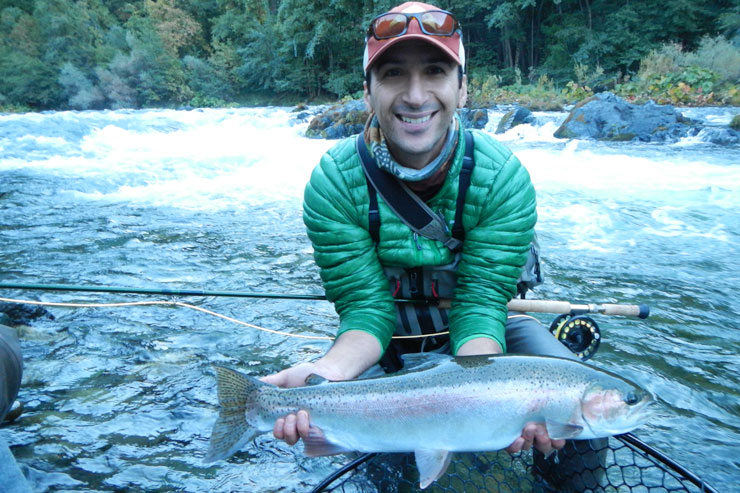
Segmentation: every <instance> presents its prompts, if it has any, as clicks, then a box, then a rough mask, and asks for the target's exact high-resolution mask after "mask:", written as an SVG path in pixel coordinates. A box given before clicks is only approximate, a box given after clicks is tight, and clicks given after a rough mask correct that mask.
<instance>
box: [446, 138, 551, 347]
mask: <svg viewBox="0 0 740 493" xmlns="http://www.w3.org/2000/svg"><path fill="white" fill-rule="evenodd" d="M476 139H487V136H483V135H481V134H476ZM490 140H493V139H490ZM487 144H490V143H487ZM481 148H484V149H485V152H479V149H481ZM475 160H476V168H477V167H478V166H479V164H482V163H484V162H488V163H494V165H493V166H489V167H488V170H489V171H491V173H490V174H489V173H481V174H479V175H478V178H477V179H478V181H477V182H476V174H475V172H474V174H473V183H472V184H471V190H470V192H473V193H476V194H481V193H485V197H481V198H482V199H483V200H473V201H466V214H465V217H466V218H467V219H468V220H469V221H470V223H466V224H465V228H466V230H467V232H466V236H465V242H464V245H463V255H462V259H461V262H460V267H459V270H458V284H457V288H456V291H455V298H454V301H453V305H452V309H451V310H450V332H451V339H452V345H453V351H454V352H455V353H456V352H457V350H458V349H459V347H460V346H462V345H463V344H464V343H465V342H467V341H469V340H471V339H473V338H476V337H489V338H492V339H494V340H495V341H496V342H498V343H499V345H500V346H501V348H502V349H503V350H504V351H506V343H505V339H504V332H505V325H506V315H507V308H506V304H507V303H508V302H509V301H510V300H511V298H512V297H513V296H514V294H515V293H516V281H517V279H518V278H519V275H520V273H521V269H522V266H523V265H524V263H525V262H526V259H527V252H528V251H529V245H530V242H531V241H532V237H533V235H534V225H535V223H536V221H537V212H536V198H535V191H534V187H533V186H532V183H531V180H530V178H529V173H527V170H526V169H525V168H524V167H523V166H522V165H521V163H520V162H519V160H518V159H517V158H516V157H515V156H514V155H513V154H512V153H511V151H509V150H508V149H507V148H506V147H504V146H503V145H500V144H498V143H493V145H490V146H489V145H486V146H478V145H477V144H476V154H475ZM484 160H488V161H484ZM495 163H498V164H495ZM481 168H483V166H481ZM481 171H483V169H481ZM486 175H487V176H486ZM482 180H486V181H488V182H486V181H482ZM470 192H469V193H470Z"/></svg>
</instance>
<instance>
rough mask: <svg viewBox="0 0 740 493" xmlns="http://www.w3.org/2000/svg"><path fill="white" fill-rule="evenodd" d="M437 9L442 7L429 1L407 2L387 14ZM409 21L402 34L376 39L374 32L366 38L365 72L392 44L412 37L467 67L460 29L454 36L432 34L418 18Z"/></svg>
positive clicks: (414, 12) (363, 64) (363, 63)
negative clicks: (422, 28)
mask: <svg viewBox="0 0 740 493" xmlns="http://www.w3.org/2000/svg"><path fill="white" fill-rule="evenodd" d="M435 10H437V11H438V10H442V9H440V8H439V7H435V6H434V5H430V4H428V3H421V2H406V3H403V4H401V5H399V6H398V7H394V8H393V9H391V10H389V11H388V12H386V14H391V13H401V14H418V13H422V12H429V11H435ZM407 21H408V26H407V29H406V32H405V33H404V34H402V35H400V36H395V37H392V38H388V39H376V38H375V36H373V35H372V34H370V35H368V37H367V39H366V40H365V55H364V57H363V60H362V67H363V70H364V71H365V73H367V71H368V69H369V68H370V66H371V65H372V64H373V62H375V60H377V59H378V57H379V56H380V55H382V54H383V53H385V51H386V50H388V49H389V48H390V47H391V46H393V45H395V44H397V43H400V42H402V41H409V40H412V39H419V40H422V41H426V42H427V43H431V44H433V45H434V46H436V47H437V48H439V49H441V50H442V51H444V52H445V53H447V54H448V55H449V56H450V58H452V59H453V60H454V61H455V62H457V63H458V64H459V65H460V66H462V67H463V69H464V68H465V48H464V47H463V42H462V34H461V33H460V31H455V32H454V33H453V34H452V36H431V35H429V34H426V33H424V32H423V31H422V30H421V26H420V25H419V21H418V19H408V20H407Z"/></svg>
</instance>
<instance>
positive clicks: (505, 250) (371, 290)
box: [303, 125, 537, 354]
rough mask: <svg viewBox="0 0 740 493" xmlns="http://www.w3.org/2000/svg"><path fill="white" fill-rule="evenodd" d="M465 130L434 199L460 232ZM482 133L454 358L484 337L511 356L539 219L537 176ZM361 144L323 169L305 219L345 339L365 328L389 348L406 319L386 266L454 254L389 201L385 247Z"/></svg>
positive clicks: (343, 148)
mask: <svg viewBox="0 0 740 493" xmlns="http://www.w3.org/2000/svg"><path fill="white" fill-rule="evenodd" d="M460 127H461V130H460V135H459V136H458V146H457V149H456V150H455V155H454V159H453V163H452V166H451V167H450V170H449V174H448V176H447V179H446V180H445V182H444V184H443V186H442V188H441V189H440V190H439V192H438V193H437V194H436V195H435V196H434V197H433V198H432V199H430V200H429V201H427V205H428V206H429V207H430V208H431V209H432V210H433V211H435V212H438V213H441V214H442V215H443V216H444V218H445V220H446V222H447V224H448V225H449V226H450V229H451V225H452V222H453V220H454V216H455V206H456V200H457V192H458V177H459V174H460V169H461V168H462V161H463V156H464V155H465V138H464V136H463V133H462V132H463V130H462V125H461V126H460ZM473 134H474V142H475V154H474V159H475V168H474V170H473V174H472V177H471V184H470V188H469V189H468V193H467V196H466V199H465V208H464V210H463V226H464V228H465V241H464V244H463V250H462V258H461V261H460V265H459V268H458V272H457V274H458V280H457V287H456V289H455V295H454V299H453V300H452V307H451V308H450V311H449V315H448V316H449V325H450V340H451V343H452V351H453V354H455V353H456V352H457V350H458V348H459V347H460V346H461V345H463V344H464V343H465V342H467V341H469V340H470V339H473V338H476V337H489V338H492V339H494V340H495V341H496V342H498V343H499V345H500V346H501V347H502V348H503V349H504V351H505V350H506V345H505V341H504V326H505V323H506V315H507V309H506V303H508V302H509V300H511V298H512V297H513V296H514V294H515V292H516V281H517V279H518V277H519V275H520V273H521V269H522V266H523V265H524V263H525V261H526V259H527V252H528V251H529V245H530V242H531V240H532V237H533V234H534V233H533V232H534V225H535V222H536V221H537V213H536V199H535V192H534V188H533V187H532V183H531V181H530V178H529V174H528V173H527V170H526V169H525V168H524V167H523V166H522V165H521V164H520V162H519V160H518V159H517V158H516V157H515V156H514V155H513V154H512V153H511V151H510V150H509V149H508V148H506V147H505V146H504V145H502V144H500V143H499V142H497V141H496V140H494V139H493V138H492V137H490V136H488V135H487V134H485V133H483V132H478V131H473ZM356 138H357V136H355V137H350V138H348V139H345V140H343V141H341V142H339V143H338V144H337V145H336V146H334V147H333V148H332V149H330V150H329V151H327V153H326V154H324V156H323V157H322V159H321V162H320V163H319V165H318V166H317V167H316V168H315V169H314V171H313V173H312V175H311V179H310V181H309V183H308V185H307V186H306V190H305V195H304V204H303V220H304V222H305V224H306V228H307V231H308V237H309V238H310V240H311V242H312V243H313V248H314V258H315V260H316V263H317V264H318V266H319V268H320V271H321V279H322V280H323V282H324V289H325V291H326V296H327V298H328V299H329V301H331V302H333V303H334V306H335V309H336V311H337V313H338V314H339V319H340V326H339V331H338V334H337V335H340V334H342V333H344V332H346V331H349V330H362V331H365V332H368V333H370V334H372V335H374V336H375V337H376V338H377V339H378V341H379V342H380V344H381V346H382V347H383V350H385V349H386V348H387V346H388V344H389V342H390V339H391V336H392V335H393V332H394V330H395V324H396V314H395V307H394V302H393V298H392V296H391V293H390V290H389V284H388V280H387V279H386V276H385V274H384V272H383V266H393V267H419V266H423V265H444V264H448V263H450V262H452V261H453V257H454V254H453V253H452V252H451V251H450V250H449V249H448V248H446V247H445V246H444V245H443V244H442V243H441V242H438V241H434V240H430V239H427V238H424V237H421V236H417V237H415V235H414V232H413V231H412V230H411V229H410V228H409V227H408V226H406V225H405V224H404V223H403V222H402V221H401V220H400V219H399V218H398V217H397V216H396V215H395V214H394V213H393V211H391V209H390V208H389V207H388V206H387V205H386V204H385V203H384V202H383V199H382V197H380V195H378V205H379V209H380V225H381V226H380V243H379V245H378V246H377V249H376V247H375V245H374V244H373V241H372V239H371V237H370V233H369V231H368V209H369V198H368V190H367V181H366V179H365V175H364V172H363V169H362V164H361V162H360V157H359V155H358V154H357V151H356V149H355V139H356ZM359 138H362V136H361V135H360V136H359Z"/></svg>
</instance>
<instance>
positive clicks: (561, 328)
mask: <svg viewBox="0 0 740 493" xmlns="http://www.w3.org/2000/svg"><path fill="white" fill-rule="evenodd" d="M550 332H551V333H552V335H553V336H555V339H557V340H558V341H560V342H561V343H562V344H563V345H564V346H565V347H567V348H568V349H570V351H571V352H573V353H574V354H575V355H576V356H578V357H579V358H581V359H582V360H583V361H586V360H587V359H589V358H591V357H592V356H593V355H594V354H596V351H597V350H598V349H599V343H600V342H601V331H600V330H599V326H598V325H597V324H596V321H595V320H594V319H592V318H591V317H587V316H585V315H576V316H574V315H572V314H564V315H559V316H558V317H556V318H555V320H553V321H552V323H551V324H550Z"/></svg>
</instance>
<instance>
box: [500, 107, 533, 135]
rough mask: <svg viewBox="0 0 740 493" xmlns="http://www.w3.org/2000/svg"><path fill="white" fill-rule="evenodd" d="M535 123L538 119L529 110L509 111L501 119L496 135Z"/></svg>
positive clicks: (519, 108)
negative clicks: (518, 126)
mask: <svg viewBox="0 0 740 493" xmlns="http://www.w3.org/2000/svg"><path fill="white" fill-rule="evenodd" d="M535 121H537V119H536V118H535V117H534V115H533V114H532V112H531V111H529V110H528V109H527V108H521V107H517V108H514V109H513V110H509V111H507V112H506V114H505V115H504V116H503V117H502V118H501V121H499V122H498V127H496V133H497V134H503V133H506V132H508V131H509V130H511V129H512V128H514V127H516V126H517V125H522V124H532V123H534V122H535Z"/></svg>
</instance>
